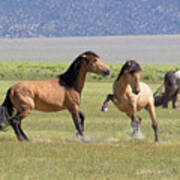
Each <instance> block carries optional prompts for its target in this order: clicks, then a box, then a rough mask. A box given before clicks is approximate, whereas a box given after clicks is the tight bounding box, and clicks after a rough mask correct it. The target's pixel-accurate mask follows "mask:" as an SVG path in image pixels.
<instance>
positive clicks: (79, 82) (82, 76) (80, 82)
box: [74, 68, 87, 94]
mask: <svg viewBox="0 0 180 180" xmlns="http://www.w3.org/2000/svg"><path fill="white" fill-rule="evenodd" d="M86 74H87V71H85V70H84V68H81V69H80V71H79V74H78V77H77V79H76V82H75V83H74V88H75V90H76V91H78V92H79V93H80V94H81V91H82V89H83V87H84V83H85V80H86Z"/></svg>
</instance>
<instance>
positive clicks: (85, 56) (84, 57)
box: [81, 54, 89, 63]
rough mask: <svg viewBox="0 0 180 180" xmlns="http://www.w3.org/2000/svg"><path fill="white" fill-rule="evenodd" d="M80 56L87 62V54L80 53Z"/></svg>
mask: <svg viewBox="0 0 180 180" xmlns="http://www.w3.org/2000/svg"><path fill="white" fill-rule="evenodd" d="M81 58H83V59H84V60H85V62H86V63H88V62H89V60H88V58H87V55H86V54H82V55H81Z"/></svg>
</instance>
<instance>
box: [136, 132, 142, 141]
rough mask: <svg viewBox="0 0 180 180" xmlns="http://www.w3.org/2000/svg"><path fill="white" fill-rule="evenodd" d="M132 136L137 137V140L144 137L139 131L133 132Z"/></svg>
mask: <svg viewBox="0 0 180 180" xmlns="http://www.w3.org/2000/svg"><path fill="white" fill-rule="evenodd" d="M134 138H135V139H137V140H142V139H144V136H143V134H142V133H141V132H140V131H139V132H137V133H135V134H134Z"/></svg>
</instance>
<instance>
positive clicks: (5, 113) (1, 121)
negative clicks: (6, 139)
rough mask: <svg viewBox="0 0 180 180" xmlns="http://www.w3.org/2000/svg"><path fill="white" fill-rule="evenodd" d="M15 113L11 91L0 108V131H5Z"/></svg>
mask: <svg viewBox="0 0 180 180" xmlns="http://www.w3.org/2000/svg"><path fill="white" fill-rule="evenodd" d="M13 111H14V106H13V104H12V102H11V99H10V89H9V90H8V91H7V94H6V97H5V100H4V102H3V103H2V105H1V106H0V130H4V129H5V128H6V126H8V125H9V119H10V117H11V116H12V114H13Z"/></svg>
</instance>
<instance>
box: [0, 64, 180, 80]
mask: <svg viewBox="0 0 180 180" xmlns="http://www.w3.org/2000/svg"><path fill="white" fill-rule="evenodd" d="M69 65H70V63H50V62H43V63H42V62H27V61H24V62H23V61H12V62H7V61H0V80H19V79H21V80H43V79H50V78H52V77H55V76H57V75H58V74H60V73H63V72H64V71H66V69H67V68H68V66H69ZM108 65H109V67H110V69H111V74H110V76H108V77H107V78H106V79H104V78H103V77H102V76H99V75H96V74H88V78H87V79H88V80H89V81H102V82H103V81H114V80H115V78H116V77H117V76H118V74H119V72H120V69H121V67H122V64H108ZM141 67H142V70H143V74H142V80H143V81H146V82H151V83H152V82H153V83H161V82H162V81H163V78H164V74H165V72H167V71H170V70H176V69H180V65H145V64H142V65H141Z"/></svg>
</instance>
